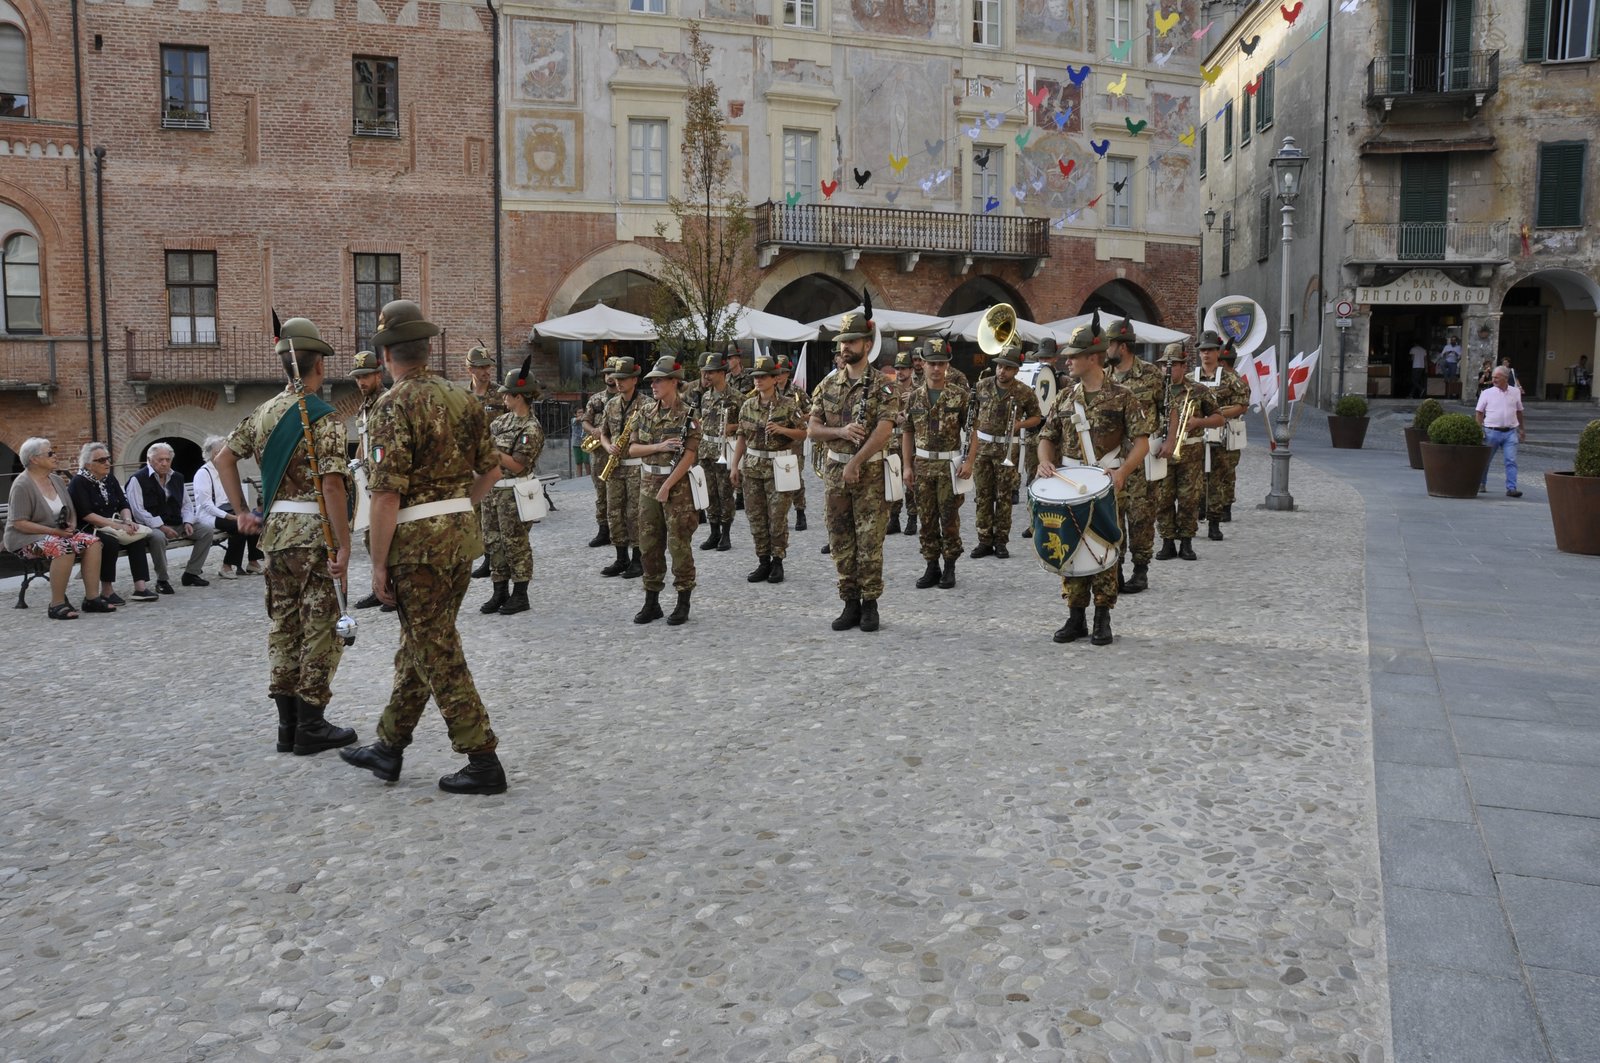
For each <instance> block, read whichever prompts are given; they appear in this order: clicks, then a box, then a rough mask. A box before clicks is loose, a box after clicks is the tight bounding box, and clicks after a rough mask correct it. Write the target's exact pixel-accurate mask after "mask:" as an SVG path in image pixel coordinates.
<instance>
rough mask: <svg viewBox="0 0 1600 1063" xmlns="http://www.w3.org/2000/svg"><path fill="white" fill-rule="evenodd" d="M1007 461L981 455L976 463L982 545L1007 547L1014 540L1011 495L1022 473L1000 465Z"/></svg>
mask: <svg viewBox="0 0 1600 1063" xmlns="http://www.w3.org/2000/svg"><path fill="white" fill-rule="evenodd" d="M1002 460H1003V459H1000V458H986V457H984V456H982V455H981V454H980V455H979V456H978V458H977V459H976V460H975V461H973V463H972V480H973V483H974V485H975V490H974V494H975V502H976V504H977V507H978V542H980V543H986V544H988V545H989V546H995V545H998V544H1003V543H1004V542H1005V541H1006V540H1007V539H1009V538H1010V537H1011V492H1013V491H1015V490H1016V489H1017V484H1018V483H1019V482H1020V478H1021V475H1022V473H1021V470H1019V469H1018V468H1017V467H1016V466H1015V465H1012V466H1005V465H1002V464H1000V462H1001V461H1002Z"/></svg>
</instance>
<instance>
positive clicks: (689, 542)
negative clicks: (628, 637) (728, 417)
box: [628, 354, 700, 625]
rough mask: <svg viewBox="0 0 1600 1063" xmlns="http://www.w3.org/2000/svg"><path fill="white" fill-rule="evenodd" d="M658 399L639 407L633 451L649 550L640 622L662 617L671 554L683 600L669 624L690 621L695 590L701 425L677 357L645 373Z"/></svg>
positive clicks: (643, 539) (643, 542) (644, 544)
mask: <svg viewBox="0 0 1600 1063" xmlns="http://www.w3.org/2000/svg"><path fill="white" fill-rule="evenodd" d="M645 379H646V380H648V381H650V391H651V394H652V395H654V398H652V399H647V400H646V401H645V403H644V404H643V405H642V406H641V407H640V408H639V416H638V420H637V421H636V422H635V423H634V428H633V437H632V440H631V442H630V443H629V446H628V454H629V456H632V457H638V458H641V459H642V460H643V464H642V465H641V466H640V470H641V475H640V478H639V545H640V547H641V549H642V550H643V553H644V608H643V609H640V610H639V612H638V613H636V614H635V615H634V618H633V622H634V623H635V624H648V623H650V621H652V620H659V619H661V590H662V588H663V587H665V586H666V582H667V554H668V553H669V552H670V553H671V554H672V586H673V589H674V590H676V591H677V592H678V604H677V606H676V607H675V608H674V609H673V610H672V615H671V616H669V617H667V623H669V624H674V625H676V624H681V623H683V622H684V621H685V620H688V619H689V599H690V597H691V595H693V593H694V584H695V570H694V550H693V549H692V547H693V546H694V542H693V536H694V530H695V528H697V527H699V525H700V519H699V518H698V517H697V516H695V511H694V499H693V498H692V497H691V494H690V490H689V469H690V468H691V467H692V466H693V465H694V463H695V457H696V455H697V454H698V452H699V449H700V424H699V422H698V421H697V420H696V418H695V412H694V411H693V410H692V409H690V408H689V406H688V404H687V403H685V402H684V401H683V396H682V394H681V393H680V390H679V389H680V385H681V384H682V383H683V366H682V365H680V364H679V362H678V360H677V359H676V358H674V357H673V356H672V355H670V354H667V355H663V356H661V357H660V358H658V359H657V360H656V364H655V368H653V369H651V370H650V372H649V374H648V375H647V376H646V377H645Z"/></svg>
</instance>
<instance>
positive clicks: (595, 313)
mask: <svg viewBox="0 0 1600 1063" xmlns="http://www.w3.org/2000/svg"><path fill="white" fill-rule="evenodd" d="M541 337H543V338H545V339H552V340H585V341H588V340H644V341H646V342H649V341H652V340H654V339H655V338H656V326H655V323H654V322H653V321H651V320H650V319H649V318H647V317H640V316H639V315H638V314H630V313H628V312H627V311H625V310H613V309H612V308H611V307H609V306H607V305H606V304H605V303H595V304H594V305H593V306H591V307H590V308H589V309H587V310H580V311H578V312H577V313H576V314H567V315H565V316H564V317H553V318H551V319H550V320H548V321H541V322H539V323H538V324H537V325H535V326H533V331H532V332H530V333H529V334H528V342H530V343H532V342H534V341H535V340H538V339H539V338H541Z"/></svg>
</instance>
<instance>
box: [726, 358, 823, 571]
mask: <svg viewBox="0 0 1600 1063" xmlns="http://www.w3.org/2000/svg"><path fill="white" fill-rule="evenodd" d="M750 372H751V375H752V376H753V377H754V378H755V381H756V393H755V395H753V396H752V397H750V398H748V399H745V400H744V405H743V406H741V407H740V408H739V422H738V425H737V426H736V431H737V435H738V442H736V443H735V444H734V450H733V473H732V476H733V484H734V486H735V487H742V488H743V489H744V491H745V509H744V514H745V517H746V519H748V520H749V521H750V535H751V537H752V538H753V539H755V544H756V559H757V564H756V567H755V570H754V571H753V572H751V573H750V574H749V575H748V576H746V577H745V581H746V582H748V583H761V582H763V581H765V582H767V583H782V582H783V578H784V575H783V559H784V557H786V556H787V555H788V552H789V500H790V499H792V498H793V497H794V496H795V495H796V494H798V493H799V492H794V491H791V492H783V491H779V490H778V489H777V487H776V486H775V485H774V483H773V472H772V462H773V459H774V458H777V457H779V456H780V455H781V456H783V457H786V458H793V459H794V460H795V464H796V466H797V467H798V465H799V459H800V443H801V441H802V440H804V439H805V437H806V418H807V417H808V416H809V415H810V407H809V404H808V403H807V402H806V401H805V397H804V396H803V395H800V394H799V393H798V392H794V391H789V392H785V391H782V390H780V389H779V387H778V378H779V376H780V375H781V371H780V370H779V368H778V363H777V361H776V360H774V359H773V358H771V357H770V356H763V355H758V356H757V357H756V364H755V365H754V366H753V367H752V368H751V370H750ZM802 482H803V481H802Z"/></svg>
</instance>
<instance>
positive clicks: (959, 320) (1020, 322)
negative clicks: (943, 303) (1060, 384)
mask: <svg viewBox="0 0 1600 1063" xmlns="http://www.w3.org/2000/svg"><path fill="white" fill-rule="evenodd" d="M986 313H988V311H987V310H974V311H972V312H971V313H970V314H957V315H956V316H955V317H953V318H951V319H950V332H949V336H950V338H951V339H953V340H966V341H967V342H968V343H977V342H978V324H979V322H981V321H982V320H983V315H984V314H986ZM1017 335H1018V336H1020V337H1022V342H1023V343H1038V342H1039V341H1040V340H1045V339H1050V340H1055V341H1056V342H1057V343H1060V342H1062V341H1063V340H1065V339H1066V338H1067V335H1066V333H1064V332H1057V331H1056V330H1055V329H1053V328H1051V327H1049V326H1048V325H1040V324H1037V323H1035V322H1032V321H1028V320H1027V319H1025V318H1020V317H1019V318H1017Z"/></svg>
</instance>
